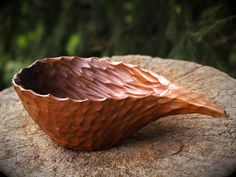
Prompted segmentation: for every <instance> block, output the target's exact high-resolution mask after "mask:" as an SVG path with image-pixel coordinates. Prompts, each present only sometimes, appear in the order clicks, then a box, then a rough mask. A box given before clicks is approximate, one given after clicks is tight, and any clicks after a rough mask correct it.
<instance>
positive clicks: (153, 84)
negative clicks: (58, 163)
mask: <svg viewBox="0 0 236 177" xmlns="http://www.w3.org/2000/svg"><path fill="white" fill-rule="evenodd" d="M13 85H14V88H15V90H16V92H17V94H18V96H19V98H20V100H21V102H22V104H23V105H24V107H25V109H26V110H27V112H28V113H29V115H30V117H32V119H33V120H34V121H35V122H36V123H37V124H38V126H39V127H40V128H41V129H42V130H44V131H45V132H46V133H47V134H48V135H49V136H50V137H51V138H52V139H54V140H55V141H56V142H57V143H58V144H60V145H62V146H65V147H68V148H82V149H86V150H98V149H104V148H109V147H111V146H113V145H115V144H117V143H118V142H119V141H121V140H122V139H124V138H126V137H127V136H129V135H131V134H132V133H134V132H135V131H137V130H138V129H140V128H141V127H143V126H145V125H147V124H148V123H149V122H151V121H154V120H156V119H158V118H160V117H163V116H166V115H170V114H183V113H194V112H198V113H202V114H208V115H212V116H223V115H224V110H223V109H222V108H220V107H219V106H217V105H215V104H214V103H211V102H210V101H208V100H207V99H205V98H204V97H203V96H201V95H198V94H196V93H193V92H191V91H189V90H188V89H185V88H184V87H182V86H178V85H176V84H174V83H171V82H170V81H168V80H167V79H165V78H164V77H162V76H160V75H158V74H155V73H153V72H151V71H147V70H145V69H142V68H140V67H138V66H133V65H130V64H125V63H122V62H112V61H109V60H105V59H98V58H80V57H68V56H65V57H56V58H46V59H42V60H38V61H36V62H34V63H33V64H32V65H30V66H29V67H27V68H23V69H22V70H21V71H20V72H19V73H17V74H15V76H14V77H13Z"/></svg>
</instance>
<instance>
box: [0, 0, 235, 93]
mask: <svg viewBox="0 0 236 177" xmlns="http://www.w3.org/2000/svg"><path fill="white" fill-rule="evenodd" d="M125 54H145V55H152V56H159V57H171V58H175V59H183V60H192V61H196V62H198V63H201V64H204V65H211V66H214V67H216V68H218V69H220V70H222V71H224V72H226V73H228V74H229V75H231V76H233V77H236V13H235V6H234V3H233V1H223V0H222V1H219V0H207V1H206V0H204V1H203V0H191V1H187V0H126V1H118V0H110V1H105V0H47V1H39V0H1V2H0V90H1V89H3V88H6V87H8V86H9V85H10V84H11V78H12V75H13V74H14V73H15V72H17V71H18V70H19V69H20V68H22V67H24V66H27V65H29V64H30V63H32V61H34V60H35V59H40V58H43V57H49V56H59V55H78V56H83V57H87V56H111V55H125Z"/></svg>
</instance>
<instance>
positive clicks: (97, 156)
mask: <svg viewBox="0 0 236 177" xmlns="http://www.w3.org/2000/svg"><path fill="white" fill-rule="evenodd" d="M111 59H112V60H116V61H125V62H127V63H132V64H136V65H140V66H141V67H143V68H146V69H150V70H152V71H154V72H156V73H158V74H161V75H163V76H165V77H167V78H168V79H169V80H171V81H173V82H176V83H179V84H181V85H184V86H186V87H188V88H190V89H191V90H193V91H196V92H198V93H202V94H205V95H207V96H208V98H209V99H211V100H212V101H213V102H215V103H217V104H219V105H221V106H223V107H224V108H225V110H226V112H227V114H228V118H227V119H213V118H211V117H209V116H204V115H199V114H189V115H178V116H168V117H165V118H162V119H159V120H158V121H155V122H153V123H150V124H149V125H148V126H146V127H144V128H143V129H141V130H140V131H138V132H137V133H135V134H134V135H133V136H131V137H129V138H128V139H126V140H124V141H123V142H122V143H120V144H119V145H118V146H116V147H114V148H112V149H109V150H104V151H97V152H84V151H79V150H69V149H65V148H63V147H60V146H58V145H57V144H55V143H54V142H53V141H52V140H51V139H50V138H49V137H48V135H46V134H45V133H44V132H42V131H41V130H40V129H39V128H38V126H37V125H36V124H35V123H34V122H33V121H32V120H31V118H30V117H29V116H28V114H27V112H26V111H25V110H24V108H23V106H22V104H21V103H20V101H19V99H18V97H17V95H16V94H15V92H14V90H13V89H12V88H9V89H6V90H4V91H2V92H0V171H2V172H3V173H4V174H6V175H7V176H9V177H11V176H12V177H15V176H19V177H23V176H27V177H31V176H32V177H42V176H43V177H52V176H55V177H64V176H67V177H68V176H71V177H72V176H158V177H172V176H173V177H176V176H180V177H185V176H186V177H189V176H191V177H194V176H204V177H205V176H207V177H208V176H209V177H211V176H212V177H218V176H229V175H230V174H232V173H233V172H235V171H236V104H235V103H236V80H235V79H233V78H231V77H229V76H228V75H227V74H224V73H222V72H220V71H218V70H216V69H214V68H212V67H208V66H201V65H199V64H196V63H192V62H187V61H177V60H170V59H160V58H151V57H148V56H116V57H112V58H111Z"/></svg>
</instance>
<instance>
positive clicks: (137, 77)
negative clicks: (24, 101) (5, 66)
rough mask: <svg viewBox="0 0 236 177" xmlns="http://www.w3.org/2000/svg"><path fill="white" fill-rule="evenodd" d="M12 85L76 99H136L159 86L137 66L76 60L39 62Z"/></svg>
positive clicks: (61, 59) (88, 59)
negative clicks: (129, 97) (130, 96)
mask: <svg viewBox="0 0 236 177" xmlns="http://www.w3.org/2000/svg"><path fill="white" fill-rule="evenodd" d="M14 82H15V83H16V84H17V85H19V86H21V87H23V88H24V89H30V90H33V91H34V92H36V93H38V94H42V95H46V94H52V95H54V96H56V97H59V98H73V99H79V100H83V99H89V100H96V99H101V98H107V97H108V98H111V97H112V98H122V97H126V96H127V95H128V96H129V95H132V96H134V97H135V96H137V97H139V96H143V95H147V94H151V93H152V92H153V87H156V88H157V87H161V85H160V83H159V81H158V79H157V78H156V77H155V76H154V75H153V74H151V73H149V72H147V71H145V70H142V69H140V68H138V67H129V66H128V65H125V64H122V63H116V64H114V63H112V62H110V61H108V60H98V59H96V58H86V59H85V58H79V57H60V58H51V59H44V60H39V61H37V62H35V63H34V64H33V65H31V66H30V67H28V68H24V69H23V70H22V71H21V72H20V73H18V74H17V75H16V77H15V79H14Z"/></svg>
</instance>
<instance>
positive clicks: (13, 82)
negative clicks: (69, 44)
mask: <svg viewBox="0 0 236 177" xmlns="http://www.w3.org/2000/svg"><path fill="white" fill-rule="evenodd" d="M77 59H82V60H100V61H101V60H105V61H107V62H109V63H110V64H112V65H114V66H116V65H124V66H127V67H131V68H138V69H140V70H142V71H144V72H148V73H149V74H151V75H152V76H153V77H155V78H157V79H158V81H159V82H160V83H161V84H164V85H166V83H162V81H161V80H162V79H164V80H165V81H164V82H167V81H168V84H167V86H168V85H169V84H171V82H170V81H169V80H168V79H166V78H165V77H163V76H161V75H159V74H156V73H154V72H152V71H150V70H146V69H143V68H141V67H140V66H137V65H134V64H129V63H125V62H122V61H112V60H110V59H107V58H105V57H104V58H98V57H87V58H86V57H79V56H59V57H47V58H43V59H37V60H35V61H34V62H33V63H32V64H30V65H29V66H27V67H24V68H21V69H20V70H19V71H18V72H17V73H15V74H14V76H13V77H12V84H13V86H14V87H15V88H18V89H19V90H20V91H21V92H28V93H30V94H33V95H36V96H38V97H41V98H50V99H53V100H56V101H63V102H64V101H72V102H78V103H82V102H86V101H93V102H104V101H106V100H117V101H118V100H124V99H127V98H133V99H138V98H146V97H149V96H154V94H153V93H149V94H146V95H139V96H138V95H136V96H135V95H125V96H123V97H121V98H118V97H104V98H95V99H88V98H86V99H74V98H71V97H65V98H60V97H58V96H55V95H53V94H51V93H48V94H40V93H37V92H36V91H34V90H32V89H26V88H24V87H23V86H22V85H19V84H17V83H16V82H15V80H16V79H17V77H18V76H19V75H20V74H21V73H22V72H23V71H24V70H27V69H30V68H32V67H33V66H34V65H36V64H37V63H46V62H48V61H49V60H55V62H57V61H61V60H66V61H71V60H77ZM160 96H161V95H160Z"/></svg>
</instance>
